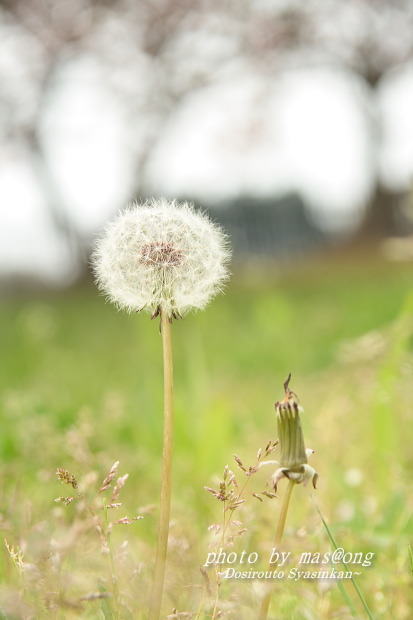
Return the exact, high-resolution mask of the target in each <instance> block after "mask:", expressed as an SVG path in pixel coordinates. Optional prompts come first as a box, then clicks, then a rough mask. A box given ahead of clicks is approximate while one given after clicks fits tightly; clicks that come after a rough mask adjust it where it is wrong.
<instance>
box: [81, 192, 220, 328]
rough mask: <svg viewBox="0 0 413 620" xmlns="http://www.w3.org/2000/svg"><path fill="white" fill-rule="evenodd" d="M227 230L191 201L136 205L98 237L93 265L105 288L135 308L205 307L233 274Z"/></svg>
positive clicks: (175, 311)
mask: <svg viewBox="0 0 413 620" xmlns="http://www.w3.org/2000/svg"><path fill="white" fill-rule="evenodd" d="M229 258H230V251H229V248H228V242H227V237H226V235H225V234H224V233H223V231H222V230H221V229H220V228H219V226H217V225H216V224H214V223H213V222H211V220H210V219H209V218H208V217H207V216H206V215H204V214H203V213H199V212H197V211H195V209H194V207H193V206H192V205H191V204H189V203H180V204H179V203H177V202H176V201H172V202H171V201H167V200H165V199H159V200H151V201H148V202H146V203H144V204H133V205H130V206H129V207H128V208H127V209H125V210H124V211H122V212H121V213H120V214H119V215H118V216H117V217H116V218H115V219H114V220H113V221H112V222H111V223H110V224H109V225H108V227H107V228H106V230H105V231H104V233H103V235H102V236H101V237H100V239H98V241H97V243H96V246H95V250H94V253H93V255H92V264H93V269H94V273H95V275H96V281H97V284H98V286H99V288H100V289H101V290H102V291H103V292H105V293H106V295H107V296H108V298H109V299H110V301H112V302H114V303H115V304H116V305H117V306H118V307H119V308H124V309H126V310H127V311H129V312H132V311H140V310H146V311H147V312H150V313H151V314H154V313H156V312H159V311H162V312H166V313H167V314H168V316H173V315H183V314H185V313H186V312H188V311H189V310H191V309H202V308H204V307H205V305H206V304H207V303H208V302H209V301H210V299H212V297H214V296H215V295H216V294H217V293H219V292H220V291H221V290H222V288H223V285H224V283H225V281H226V280H227V279H228V275H229V274H228V262H229Z"/></svg>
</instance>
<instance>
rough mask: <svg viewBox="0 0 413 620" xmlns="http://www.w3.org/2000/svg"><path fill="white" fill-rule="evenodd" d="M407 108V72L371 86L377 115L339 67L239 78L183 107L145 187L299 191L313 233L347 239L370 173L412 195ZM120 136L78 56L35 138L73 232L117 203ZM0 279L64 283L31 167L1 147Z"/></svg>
mask: <svg viewBox="0 0 413 620" xmlns="http://www.w3.org/2000/svg"><path fill="white" fill-rule="evenodd" d="M375 106H377V107H375ZM412 109H413V68H412V67H409V68H405V69H403V71H399V72H393V73H392V74H390V75H389V76H388V77H387V78H386V79H385V80H383V82H382V84H381V85H380V88H379V91H378V105H377V100H376V102H372V100H371V96H370V95H369V92H368V90H367V88H366V87H365V86H363V85H362V84H361V82H359V81H357V78H355V77H354V76H350V75H349V74H347V73H344V72H343V71H340V70H338V69H334V70H333V69H332V68H331V69H327V68H319V69H316V68H313V69H300V70H295V71H291V72H289V73H287V72H286V73H284V74H280V75H277V76H276V77H274V78H273V79H272V80H269V78H268V76H265V77H260V76H258V75H254V74H253V73H251V72H249V73H244V74H243V73H242V72H240V74H239V76H234V75H233V76H232V78H231V81H224V80H222V81H221V82H217V83H215V84H213V85H211V86H209V87H208V88H205V89H203V90H200V91H198V92H196V93H194V94H191V95H190V96H188V97H187V98H186V99H184V101H183V103H182V105H181V106H180V107H179V108H178V109H177V111H176V113H175V114H174V115H173V116H172V117H171V119H170V121H169V124H168V126H167V127H166V129H165V130H164V133H163V135H162V136H159V139H158V143H157V147H156V149H155V151H154V152H153V154H152V157H151V159H150V160H149V162H148V166H147V169H146V189H147V190H148V191H150V192H151V193H153V194H154V195H167V196H171V197H175V196H179V195H181V196H182V195H184V196H191V195H192V196H193V197H194V198H199V199H201V200H202V199H206V200H208V201H210V200H214V199H227V198H231V197H234V196H237V195H239V194H241V193H248V194H250V195H256V196H269V195H274V194H282V193H284V192H287V191H298V192H301V193H302V195H303V197H304V198H305V199H306V200H307V201H308V203H309V205H310V207H311V209H312V213H313V215H314V217H315V218H316V220H317V221H318V222H319V224H320V226H322V227H324V228H327V229H334V228H335V227H336V228H337V227H344V228H346V227H347V228H351V226H353V225H354V222H355V220H354V218H355V217H357V216H358V214H360V213H361V209H362V207H363V205H364V204H365V203H366V201H367V200H368V198H369V196H370V193H371V191H372V188H373V186H374V175H375V167H376V168H377V167H378V169H379V171H380V175H381V178H382V180H383V182H384V183H385V184H386V185H387V186H388V187H389V188H391V189H398V190H401V189H405V188H407V187H408V186H409V184H410V183H411V179H412V174H413V115H412V114H411V110H412ZM375 114H377V118H380V117H381V119H382V128H383V131H382V143H381V146H380V148H379V149H378V150H377V148H376V144H375V143H374V142H372V140H371V137H372V136H371V133H369V132H372V131H373V130H374V131H377V127H376V128H374V126H373V119H374V115H375ZM144 122H145V120H144V118H136V123H137V124H139V123H141V124H144ZM130 129H131V128H130V127H129V126H128V121H127V119H126V117H125V116H124V114H123V111H122V109H121V108H120V106H119V103H118V101H117V100H116V98H115V97H113V93H112V92H111V91H110V90H109V88H108V87H107V86H106V84H105V80H104V76H102V75H100V74H99V73H98V72H97V71H96V68H95V67H94V66H93V63H91V62H90V61H89V60H88V59H87V58H86V59H85V60H84V61H77V64H76V63H74V64H72V65H71V66H68V67H67V68H66V69H65V70H64V71H63V72H62V73H61V75H60V78H59V82H58V84H57V87H56V90H55V96H54V98H52V99H51V100H50V101H49V105H48V108H47V109H46V110H45V116H44V121H43V124H42V127H41V135H42V138H43V142H44V147H45V150H46V155H47V158H48V161H49V164H50V170H51V174H52V180H53V182H54V184H55V189H56V191H58V193H59V195H60V196H61V197H63V204H64V205H65V208H66V209H67V210H68V211H69V212H70V213H72V214H73V217H74V222H75V225H76V226H78V227H79V229H80V230H82V231H84V232H85V233H94V232H95V231H96V230H97V229H99V228H100V227H101V226H102V225H103V224H104V222H105V221H106V219H107V218H108V217H109V215H110V214H112V213H113V212H114V211H116V210H117V208H119V207H120V206H122V205H123V204H124V203H125V201H126V200H127V197H128V196H129V195H130V192H131V188H132V182H133V167H132V161H131V149H132V146H131V140H130V133H131V131H130ZM138 133H139V132H138ZM377 135H379V133H377V134H375V136H374V138H375V139H376V137H377ZM138 147H139V145H134V148H138ZM332 214H334V217H331V215H332ZM0 269H1V270H2V271H7V270H10V269H12V270H16V269H28V270H29V271H33V272H36V273H41V274H43V276H44V277H45V278H48V279H55V280H57V279H62V278H65V277H66V276H68V275H69V274H70V259H69V254H68V253H67V250H65V249H64V248H62V246H61V244H59V242H58V240H57V239H56V238H55V237H54V236H53V231H52V227H51V225H50V223H49V221H48V218H47V212H46V209H45V205H44V199H43V195H42V191H41V186H40V184H39V182H38V177H37V176H36V171H35V170H34V168H33V164H32V162H31V161H30V160H29V158H28V156H27V153H25V152H24V151H22V150H19V149H18V148H15V149H14V150H13V152H11V150H10V148H9V147H8V148H6V147H4V146H0Z"/></svg>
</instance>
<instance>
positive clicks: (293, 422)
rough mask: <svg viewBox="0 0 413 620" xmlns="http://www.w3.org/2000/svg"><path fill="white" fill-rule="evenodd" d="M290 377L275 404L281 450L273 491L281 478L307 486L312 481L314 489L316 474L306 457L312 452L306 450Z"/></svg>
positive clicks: (298, 409) (274, 476)
mask: <svg viewBox="0 0 413 620" xmlns="http://www.w3.org/2000/svg"><path fill="white" fill-rule="evenodd" d="M290 379H291V375H289V376H288V378H287V380H286V381H285V383H284V391H285V396H284V399H283V400H282V401H281V402H279V403H276V405H275V409H276V414H277V425H278V437H279V444H280V448H281V458H280V462H279V464H280V467H279V468H278V469H277V471H276V472H275V474H274V475H273V477H272V478H273V482H274V489H275V490H277V484H278V482H279V480H280V479H281V478H282V477H284V476H285V477H286V478H288V479H289V480H293V481H295V482H297V483H300V482H303V483H304V485H306V484H307V482H308V480H312V483H313V486H314V488H315V486H316V483H317V478H318V474H317V472H316V471H315V469H313V468H312V467H310V466H309V465H308V456H309V455H310V454H312V452H313V450H306V448H305V445H304V437H303V431H302V428H301V420H300V409H301V407H299V405H298V399H297V396H296V394H294V392H292V391H291V390H290V388H289V387H288V386H289V383H290Z"/></svg>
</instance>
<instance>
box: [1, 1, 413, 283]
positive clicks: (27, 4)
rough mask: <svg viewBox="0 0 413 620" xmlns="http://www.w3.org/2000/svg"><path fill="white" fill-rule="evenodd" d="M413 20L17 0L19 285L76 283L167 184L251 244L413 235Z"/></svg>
mask: <svg viewBox="0 0 413 620" xmlns="http://www.w3.org/2000/svg"><path fill="white" fill-rule="evenodd" d="M412 31H413V3H412V1H411V0H397V1H396V2H395V1H390V0H389V1H386V0H380V1H379V2H371V1H369V0H365V1H362V0H350V1H349V2H345V3H343V2H339V0H328V1H326V2H322V3H320V2H317V1H315V0H314V1H312V0H309V1H308V2H306V3H302V2H299V1H295V0H287V1H284V0H277V1H271V0H256V1H255V2H251V3H242V2H238V1H237V0H232V1H231V0H228V1H227V0H226V1H224V2H223V1H221V0H220V1H219V2H218V1H214V0H213V1H212V2H208V3H204V2H198V1H195V2H194V1H192V0H191V1H185V0H146V1H140V2H134V1H132V0H119V1H116V0H114V1H107V0H94V1H87V0H72V1H71V2H67V1H64V0H30V1H28V0H2V2H1V3H0V132H1V145H0V265H1V279H2V280H3V285H4V283H5V281H8V284H9V285H10V279H12V281H13V285H14V286H16V285H18V284H19V283H20V284H22V283H23V284H26V285H27V283H28V282H31V283H32V284H33V283H34V282H39V283H40V282H43V283H46V284H48V285H58V286H64V285H66V284H69V283H73V282H74V281H76V280H78V279H79V278H81V276H82V275H84V273H85V270H86V268H87V256H88V253H89V251H90V246H91V242H92V239H93V237H94V236H95V234H96V232H97V231H98V230H99V229H101V228H102V226H103V225H104V223H105V222H106V221H107V219H108V218H110V217H111V216H112V215H113V214H114V213H115V212H116V211H117V210H118V209H119V208H121V207H123V206H124V205H125V203H127V202H128V201H131V200H133V199H135V198H137V199H140V198H144V197H146V196H154V195H155V196H157V195H162V196H167V197H177V198H185V199H190V200H193V201H195V202H196V203H197V204H199V205H200V206H202V207H203V208H209V209H210V210H211V211H212V213H213V215H214V218H215V219H217V220H219V221H222V222H223V223H224V225H225V226H226V227H227V228H228V230H229V232H230V234H231V236H232V238H233V243H234V246H235V253H236V257H239V256H242V257H243V258H248V257H251V256H253V257H254V256H257V255H263V256H264V257H266V256H280V255H283V256H286V257H294V256H297V254H298V253H306V252H308V251H309V250H313V249H314V248H324V249H325V248H326V247H331V244H337V243H338V242H339V243H341V244H342V243H343V241H344V240H345V241H346V243H347V242H348V241H349V240H355V239H356V238H357V242H360V241H362V242H371V240H372V238H374V239H375V240H377V238H383V237H384V236H394V235H396V236H397V235H404V236H405V235H406V234H407V233H409V232H410V231H411V229H412V227H413V224H412V212H413V207H412V194H411V189H412V188H411V183H412V172H413V115H412V113H411V110H412V108H413V61H412V56H413V36H412ZM396 247H397V246H396ZM401 247H403V245H402V246H401Z"/></svg>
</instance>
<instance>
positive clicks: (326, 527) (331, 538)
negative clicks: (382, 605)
mask: <svg viewBox="0 0 413 620" xmlns="http://www.w3.org/2000/svg"><path fill="white" fill-rule="evenodd" d="M310 496H311V498H312V500H313V502H314V505H315V507H316V509H317V512H318V514H319V515H320V519H321V521H322V522H323V525H324V527H325V529H326V532H327V535H328V537H329V539H330V542H331V544H332V546H333V548H334V549H335V550H337V549H338V544H337V543H336V541H335V539H334V536H333V534H332V532H331V530H330V528H329V527H328V525H327V522H326V520H325V519H324V517H323V515H322V514H321V510H320V508H319V507H318V504H317V502H316V501H315V499H314V497H313V495H312V494H311V493H310ZM341 563H342V564H343V566H344V568H345V569H346V571H347V572H349V573H352V571H351V570H350V568H349V567H348V566H347V564H346V563H345V562H344V560H341ZM350 581H351V583H352V584H353V586H354V589H355V591H356V592H357V596H358V597H359V600H360V602H361V604H362V605H363V607H364V611H365V612H366V614H367V617H368V618H369V620H374V619H373V614H372V612H371V611H370V608H369V606H368V605H367V602H366V599H365V598H364V596H363V594H362V592H361V590H360V588H359V586H358V585H357V582H356V580H355V579H354V577H353V576H351V577H350ZM340 592H341V593H342V594H343V596H344V598H345V600H346V602H347V603H348V605H349V607H350V609H351V612H352V613H353V615H355V614H356V613H357V612H355V607H354V605H353V604H352V602H351V600H350V602H349V597H348V595H347V593H346V591H345V588H344V586H342V587H340Z"/></svg>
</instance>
